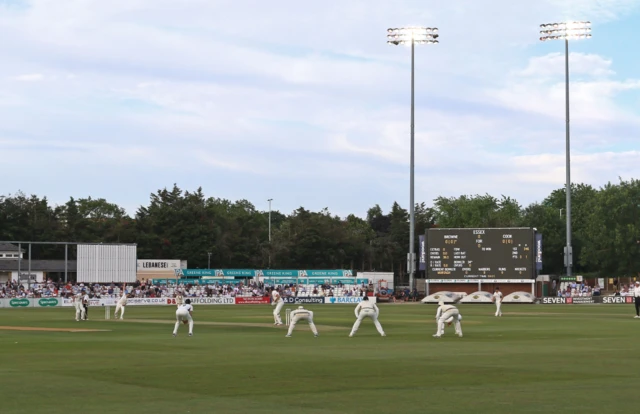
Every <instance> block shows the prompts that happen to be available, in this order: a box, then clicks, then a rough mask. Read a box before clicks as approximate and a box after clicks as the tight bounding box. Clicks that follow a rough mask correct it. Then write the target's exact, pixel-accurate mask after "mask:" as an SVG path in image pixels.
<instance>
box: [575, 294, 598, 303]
mask: <svg viewBox="0 0 640 414" xmlns="http://www.w3.org/2000/svg"><path fill="white" fill-rule="evenodd" d="M571 299H572V302H573V304H585V303H596V301H595V298H594V297H593V296H576V297H574V298H571Z"/></svg>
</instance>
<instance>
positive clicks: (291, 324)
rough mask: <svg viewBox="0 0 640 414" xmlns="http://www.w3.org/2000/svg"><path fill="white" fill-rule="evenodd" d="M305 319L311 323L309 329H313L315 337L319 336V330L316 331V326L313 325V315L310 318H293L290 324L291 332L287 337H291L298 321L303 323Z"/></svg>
mask: <svg viewBox="0 0 640 414" xmlns="http://www.w3.org/2000/svg"><path fill="white" fill-rule="evenodd" d="M303 319H306V320H307V322H309V328H311V332H313V334H314V335H318V329H316V324H315V323H313V315H310V316H297V315H296V316H294V317H293V318H291V323H290V324H289V332H287V335H291V332H293V328H295V327H296V323H298V321H301V320H303Z"/></svg>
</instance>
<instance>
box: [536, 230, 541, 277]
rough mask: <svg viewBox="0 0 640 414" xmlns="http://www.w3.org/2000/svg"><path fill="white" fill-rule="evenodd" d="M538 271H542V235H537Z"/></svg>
mask: <svg viewBox="0 0 640 414" xmlns="http://www.w3.org/2000/svg"><path fill="white" fill-rule="evenodd" d="M536 270H538V272H539V271H541V270H542V234H539V233H536Z"/></svg>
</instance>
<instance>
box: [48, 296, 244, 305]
mask: <svg viewBox="0 0 640 414" xmlns="http://www.w3.org/2000/svg"><path fill="white" fill-rule="evenodd" d="M118 299H119V298H101V299H89V306H116V304H117V302H118ZM185 299H191V304H192V305H233V304H235V300H234V299H233V298H232V297H230V296H215V297H210V298H208V297H207V298H185ZM163 305H165V306H166V305H176V300H175V299H173V298H130V299H127V306H163ZM60 306H65V307H72V306H74V305H73V299H71V298H69V299H61V305H60Z"/></svg>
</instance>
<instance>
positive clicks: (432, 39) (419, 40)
mask: <svg viewBox="0 0 640 414" xmlns="http://www.w3.org/2000/svg"><path fill="white" fill-rule="evenodd" d="M438 37H440V35H439V34H438V28H437V27H401V28H390V29H387V43H388V44H390V45H396V46H397V45H410V44H411V43H414V44H418V45H426V44H436V43H439V42H438Z"/></svg>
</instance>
